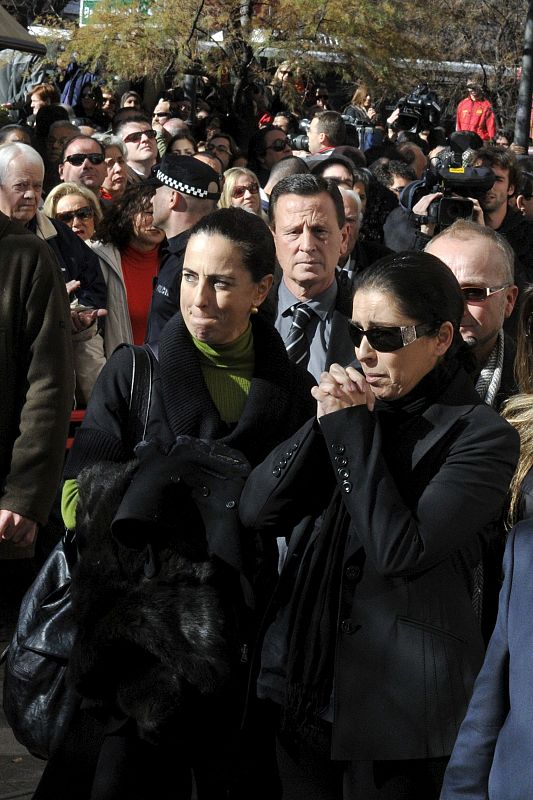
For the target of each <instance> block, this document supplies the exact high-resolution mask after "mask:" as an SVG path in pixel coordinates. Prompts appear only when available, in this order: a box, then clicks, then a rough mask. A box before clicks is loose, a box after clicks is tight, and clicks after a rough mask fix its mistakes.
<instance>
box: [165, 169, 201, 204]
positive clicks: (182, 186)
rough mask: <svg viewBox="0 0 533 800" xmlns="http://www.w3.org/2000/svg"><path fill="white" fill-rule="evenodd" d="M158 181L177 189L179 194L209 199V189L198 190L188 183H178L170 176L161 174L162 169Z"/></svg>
mask: <svg viewBox="0 0 533 800" xmlns="http://www.w3.org/2000/svg"><path fill="white" fill-rule="evenodd" d="M157 179H158V180H160V181H161V183H164V184H165V185H166V186H170V188H171V189H175V190H176V191H177V192H183V193H184V194H192V195H194V196H195V197H207V194H208V192H207V189H197V188H196V186H189V185H188V184H187V183H182V182H181V181H176V180H174V178H171V177H170V176H169V175H165V173H164V172H161V170H160V169H158V170H157Z"/></svg>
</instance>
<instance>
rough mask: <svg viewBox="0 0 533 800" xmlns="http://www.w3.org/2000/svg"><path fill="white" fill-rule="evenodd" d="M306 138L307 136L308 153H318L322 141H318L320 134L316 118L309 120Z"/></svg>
mask: <svg viewBox="0 0 533 800" xmlns="http://www.w3.org/2000/svg"><path fill="white" fill-rule="evenodd" d="M308 136H309V152H310V153H318V151H319V150H320V148H321V147H322V141H321V139H320V133H319V132H318V119H317V117H313V119H312V120H311V124H310V126H309V133H308Z"/></svg>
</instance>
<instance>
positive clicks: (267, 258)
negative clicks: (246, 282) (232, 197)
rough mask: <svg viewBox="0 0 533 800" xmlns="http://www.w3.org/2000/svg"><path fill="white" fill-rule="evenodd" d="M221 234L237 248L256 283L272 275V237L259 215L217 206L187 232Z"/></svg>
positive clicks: (190, 237)
mask: <svg viewBox="0 0 533 800" xmlns="http://www.w3.org/2000/svg"><path fill="white" fill-rule="evenodd" d="M200 233H204V234H206V235H207V236H215V235H219V236H223V237H224V238H225V239H229V241H230V242H233V243H234V244H236V245H237V247H239V248H240V250H241V252H242V260H243V262H244V266H245V267H246V269H247V270H248V271H249V272H250V273H251V276H252V280H254V281H255V282H256V283H257V282H258V281H260V280H261V278H264V277H265V275H273V274H274V270H275V266H276V248H275V247H274V238H273V236H272V234H271V232H270V230H269V228H268V225H266V223H264V222H263V220H262V219H261V217H258V216H257V215H255V214H250V213H249V212H248V211H244V210H243V209H242V208H219V209H218V210H217V211H212V212H211V214H207V215H206V216H205V217H202V219H201V220H200V221H199V222H197V223H196V225H194V227H193V228H192V229H191V232H190V235H189V241H190V240H191V239H192V237H193V236H196V235H197V234H200Z"/></svg>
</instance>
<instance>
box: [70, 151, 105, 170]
mask: <svg viewBox="0 0 533 800" xmlns="http://www.w3.org/2000/svg"><path fill="white" fill-rule="evenodd" d="M85 159H87V161H90V162H91V164H103V162H104V155H103V154H102V153H73V154H72V155H71V156H65V161H68V163H69V164H72V166H73V167H81V165H82V164H83V162H84V161H85Z"/></svg>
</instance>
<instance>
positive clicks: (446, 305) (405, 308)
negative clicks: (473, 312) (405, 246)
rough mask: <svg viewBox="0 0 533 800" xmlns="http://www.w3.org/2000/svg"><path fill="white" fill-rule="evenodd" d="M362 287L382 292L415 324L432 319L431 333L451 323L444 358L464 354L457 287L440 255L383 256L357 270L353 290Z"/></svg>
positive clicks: (413, 253)
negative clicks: (449, 339) (359, 273)
mask: <svg viewBox="0 0 533 800" xmlns="http://www.w3.org/2000/svg"><path fill="white" fill-rule="evenodd" d="M363 290H364V291H378V292H386V293H387V294H389V295H391V296H392V297H393V298H394V301H395V303H396V305H397V306H398V308H399V309H400V311H401V312H402V313H403V314H405V316H406V317H410V318H411V319H413V320H415V321H416V323H417V324H418V323H423V322H430V323H433V322H434V323H435V333H436V332H437V331H438V329H439V327H440V325H441V324H442V323H443V322H451V323H452V325H453V331H454V340H453V343H452V346H451V347H450V348H449V350H448V351H447V353H446V356H445V358H448V359H449V358H451V357H452V356H457V355H459V352H461V354H463V353H464V354H465V356H466V354H467V353H468V349H467V347H466V345H464V343H463V339H462V336H461V334H460V332H459V326H460V324H461V319H462V316H463V313H464V298H463V294H462V292H461V287H460V286H459V283H458V281H457V278H456V277H455V275H454V274H453V272H452V271H451V269H450V268H449V267H447V266H446V264H444V262H442V261H441V260H440V258H437V257H436V256H433V255H431V254H430V253H424V252H416V251H404V252H400V253H394V254H392V255H390V256H385V258H381V259H380V260H379V261H376V262H375V264H372V265H371V266H370V267H368V269H366V270H364V272H362V273H361V275H360V277H359V278H358V280H357V282H356V284H355V292H358V291H363ZM461 360H462V356H461ZM466 362H467V363H466V364H465V366H467V369H468V368H471V359H470V358H468V359H466Z"/></svg>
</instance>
